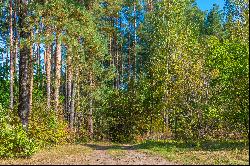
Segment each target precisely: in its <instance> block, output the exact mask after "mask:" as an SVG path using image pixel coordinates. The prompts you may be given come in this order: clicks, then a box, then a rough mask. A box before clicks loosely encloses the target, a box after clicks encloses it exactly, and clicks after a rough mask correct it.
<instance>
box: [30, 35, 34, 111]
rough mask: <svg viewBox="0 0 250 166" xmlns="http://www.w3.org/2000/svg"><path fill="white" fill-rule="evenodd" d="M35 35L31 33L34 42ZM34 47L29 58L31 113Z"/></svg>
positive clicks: (31, 46)
mask: <svg viewBox="0 0 250 166" xmlns="http://www.w3.org/2000/svg"><path fill="white" fill-rule="evenodd" d="M32 37H33V33H32V32H31V36H30V39H31V40H32ZM33 79H34V77H33V45H32V44H31V45H30V57H29V81H30V82H29V85H30V87H29V106H30V112H31V111H32V91H33Z"/></svg>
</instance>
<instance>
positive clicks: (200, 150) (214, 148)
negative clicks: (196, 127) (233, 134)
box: [134, 140, 249, 165]
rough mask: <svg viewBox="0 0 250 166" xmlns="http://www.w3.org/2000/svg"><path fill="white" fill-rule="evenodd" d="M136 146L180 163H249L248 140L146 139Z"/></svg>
mask: <svg viewBox="0 0 250 166" xmlns="http://www.w3.org/2000/svg"><path fill="white" fill-rule="evenodd" d="M134 147H135V148H136V149H138V150H142V151H144V152H147V153H151V154H157V155H161V156H162V157H164V158H166V159H167V160H169V161H172V162H176V163H179V164H211V165H214V164H216V165H218V164H220V165H224V164H226V165H228V164H234V165H236V164H240V165H248V164H249V154H248V153H249V142H248V140H247V141H232V140H224V141H220V140H215V141H199V142H194V141H189V142H183V141H173V140H168V141H146V142H144V143H141V144H138V145H135V146H134Z"/></svg>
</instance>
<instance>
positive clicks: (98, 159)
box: [0, 143, 174, 165]
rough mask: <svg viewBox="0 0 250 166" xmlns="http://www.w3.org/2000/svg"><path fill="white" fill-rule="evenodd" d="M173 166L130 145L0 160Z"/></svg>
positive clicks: (74, 147)
mask: <svg viewBox="0 0 250 166" xmlns="http://www.w3.org/2000/svg"><path fill="white" fill-rule="evenodd" d="M2 164H4V165H9V164H10V165H173V164H174V163H173V162H168V161H166V160H165V159H163V157H159V156H157V155H152V154H147V153H145V152H139V151H138V150H136V149H135V148H133V146H132V145H121V144H119V145H114V144H109V143H88V144H83V145H79V144H78V145H62V146H57V147H53V148H46V149H43V150H41V151H39V152H38V153H36V154H35V155H33V156H31V157H30V158H17V159H0V165H2Z"/></svg>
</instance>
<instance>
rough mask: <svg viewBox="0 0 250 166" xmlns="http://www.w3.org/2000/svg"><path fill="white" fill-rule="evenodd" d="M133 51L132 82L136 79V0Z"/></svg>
mask: <svg viewBox="0 0 250 166" xmlns="http://www.w3.org/2000/svg"><path fill="white" fill-rule="evenodd" d="M133 52H134V64H133V72H134V73H133V75H134V78H133V79H134V82H135V81H136V1H135V0H134V42H133Z"/></svg>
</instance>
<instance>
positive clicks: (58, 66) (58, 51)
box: [54, 33, 61, 112]
mask: <svg viewBox="0 0 250 166" xmlns="http://www.w3.org/2000/svg"><path fill="white" fill-rule="evenodd" d="M56 35H57V36H56V57H55V69H56V72H55V90H54V100H55V111H56V112H58V110H59V89H60V79H61V41H60V40H59V35H60V34H58V33H57V34H56Z"/></svg>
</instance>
